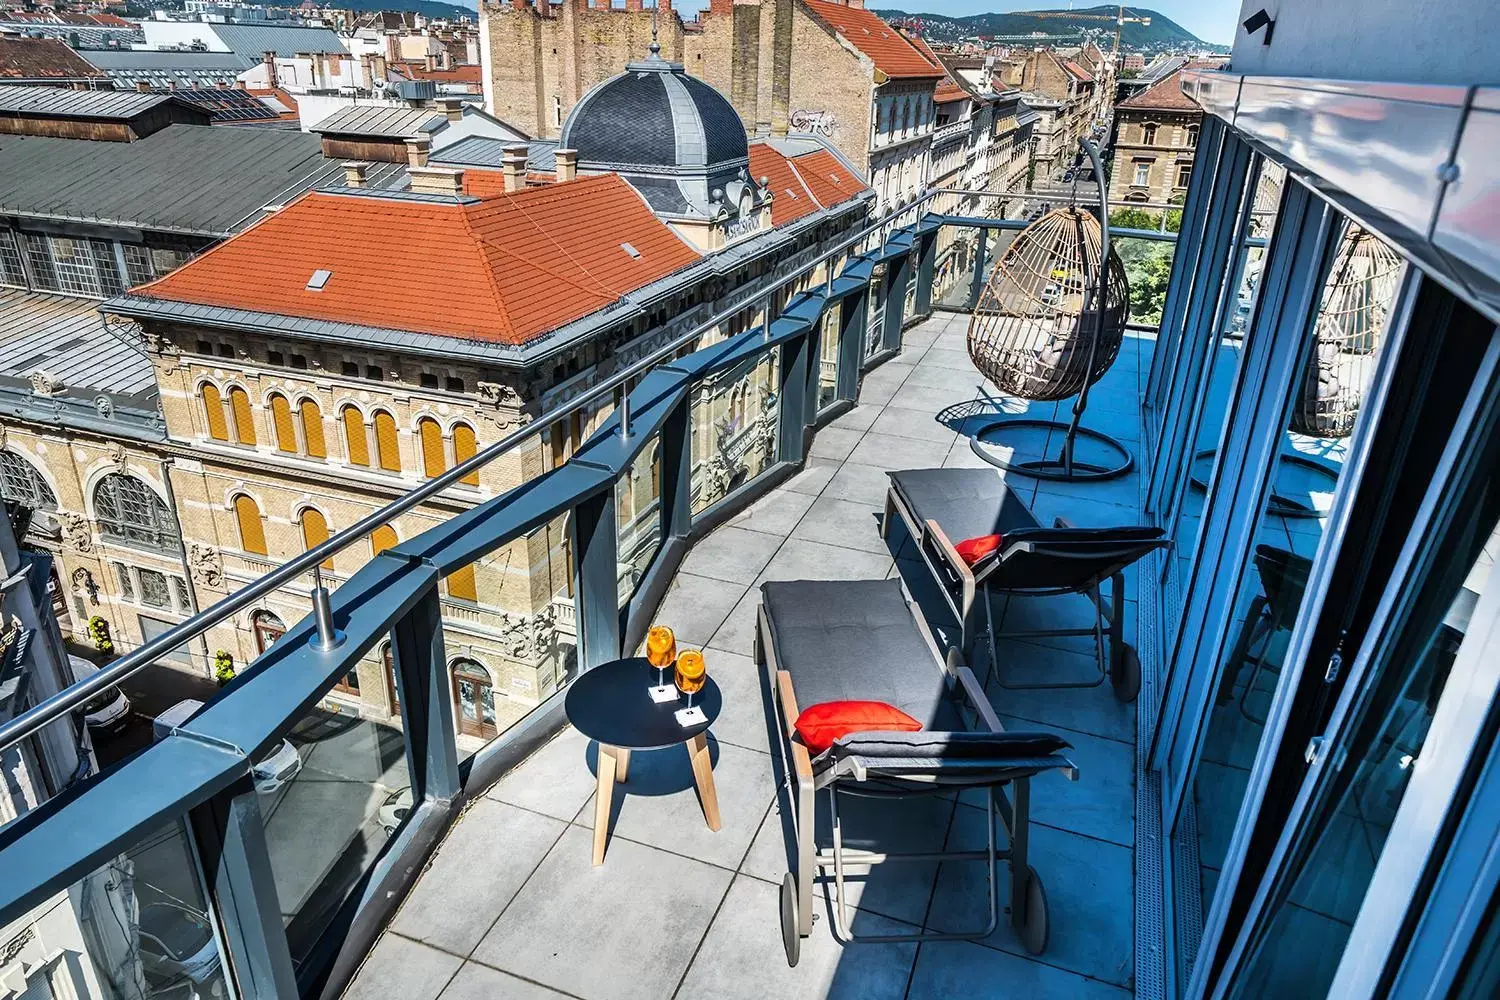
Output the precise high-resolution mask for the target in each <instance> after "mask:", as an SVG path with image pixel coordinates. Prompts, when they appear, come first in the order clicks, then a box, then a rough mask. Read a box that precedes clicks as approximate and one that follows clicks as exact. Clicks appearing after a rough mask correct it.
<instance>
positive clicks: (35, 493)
mask: <svg viewBox="0 0 1500 1000" xmlns="http://www.w3.org/2000/svg"><path fill="white" fill-rule="evenodd" d="M0 499H5V500H10V501H13V502H15V503H18V504H21V505H22V506H23V507H30V508H31V509H32V510H56V509H57V496H56V494H54V493H53V492H52V487H50V486H48V485H47V482H46V480H44V479H43V478H42V474H41V473H40V472H37V471H36V467H35V466H33V465H32V464H31V463H30V462H28V461H26V459H24V458H22V457H21V456H20V455H17V454H15V453H14V452H9V451H0Z"/></svg>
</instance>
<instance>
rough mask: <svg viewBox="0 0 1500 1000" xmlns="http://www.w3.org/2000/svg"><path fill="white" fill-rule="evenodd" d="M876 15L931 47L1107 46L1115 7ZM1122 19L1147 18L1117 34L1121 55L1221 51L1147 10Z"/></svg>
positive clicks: (1137, 10) (1133, 9)
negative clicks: (1069, 40) (1022, 38)
mask: <svg viewBox="0 0 1500 1000" xmlns="http://www.w3.org/2000/svg"><path fill="white" fill-rule="evenodd" d="M875 13H877V14H879V15H880V16H881V17H883V18H885V19H886V20H887V21H893V22H896V21H899V22H902V23H904V24H906V25H908V26H910V27H911V28H913V29H914V30H916V31H918V32H920V33H921V35H922V36H923V37H924V38H928V39H930V40H932V41H935V42H956V41H959V40H961V39H964V38H974V37H983V38H992V37H994V36H996V35H1031V34H1033V33H1037V32H1040V33H1042V34H1044V35H1070V36H1071V35H1078V36H1081V35H1083V34H1085V33H1087V34H1090V35H1094V36H1095V37H1098V38H1100V39H1102V40H1107V41H1108V42H1109V43H1110V44H1113V42H1114V31H1115V25H1114V23H1113V18H1114V17H1115V15H1117V14H1118V13H1119V7H1118V6H1110V5H1107V4H1106V5H1103V6H1098V7H1087V8H1080V9H1077V10H1072V11H1068V10H1039V11H1015V12H1012V13H1008V14H1001V13H994V14H970V15H969V16H967V17H949V16H948V15H946V14H909V13H907V12H906V11H902V10H896V9H882V10H877V11H876V12H875ZM1036 14H1063V15H1067V14H1074V15H1077V14H1089V15H1095V16H1098V15H1104V16H1107V17H1109V18H1110V19H1111V20H1094V19H1093V18H1092V17H1091V18H1080V19H1077V20H1070V19H1069V18H1067V17H1036V16H1035V15H1036ZM1126 16H1127V17H1131V16H1135V17H1149V18H1151V23H1150V24H1126V25H1125V29H1124V31H1123V32H1121V34H1120V47H1121V48H1124V49H1171V48H1191V49H1210V48H1223V46H1218V45H1213V44H1211V43H1209V42H1205V41H1203V40H1202V39H1201V38H1199V37H1197V36H1196V35H1194V34H1193V33H1192V32H1190V31H1188V30H1187V29H1186V28H1184V27H1183V26H1182V25H1180V24H1178V23H1177V22H1176V21H1173V20H1172V19H1171V18H1169V17H1167V16H1166V15H1165V14H1160V13H1158V12H1157V11H1154V10H1151V9H1150V8H1149V7H1127V8H1126Z"/></svg>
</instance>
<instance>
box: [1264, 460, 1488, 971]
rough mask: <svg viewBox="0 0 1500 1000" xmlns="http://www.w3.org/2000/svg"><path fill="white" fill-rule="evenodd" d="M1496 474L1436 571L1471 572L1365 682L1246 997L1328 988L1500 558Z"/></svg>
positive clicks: (1277, 908) (1265, 939)
mask: <svg viewBox="0 0 1500 1000" xmlns="http://www.w3.org/2000/svg"><path fill="white" fill-rule="evenodd" d="M1495 478H1496V470H1493V469H1492V470H1490V475H1489V480H1490V483H1489V490H1488V491H1487V492H1488V500H1489V502H1488V503H1487V504H1486V505H1485V506H1486V507H1487V508H1488V509H1487V510H1486V511H1479V510H1476V511H1474V512H1473V514H1472V515H1471V519H1470V525H1469V530H1468V532H1467V534H1466V537H1464V538H1463V539H1462V540H1461V541H1460V542H1459V544H1458V545H1456V546H1455V549H1456V551H1452V552H1449V553H1447V554H1446V555H1447V558H1446V559H1440V560H1439V564H1440V565H1442V564H1448V565H1459V566H1467V567H1469V572H1468V573H1467V575H1466V577H1465V578H1464V580H1463V582H1462V583H1461V584H1460V585H1459V587H1458V589H1457V592H1456V593H1455V592H1453V591H1451V590H1448V591H1446V592H1444V593H1443V594H1441V595H1440V596H1441V599H1442V600H1441V604H1440V605H1439V606H1440V607H1446V608H1447V609H1448V611H1447V614H1446V615H1445V616H1444V617H1443V620H1442V621H1441V622H1440V623H1439V624H1438V625H1437V627H1436V629H1435V630H1434V631H1433V632H1432V633H1430V634H1429V635H1428V636H1426V637H1425V638H1426V639H1427V641H1426V642H1424V643H1421V644H1420V645H1417V644H1416V643H1415V642H1414V643H1413V644H1412V646H1411V647H1410V648H1409V649H1408V650H1405V651H1403V652H1406V653H1408V655H1406V656H1403V655H1401V653H1400V652H1398V653H1397V655H1396V656H1395V657H1393V658H1392V661H1391V662H1389V663H1387V664H1385V665H1384V666H1383V668H1382V670H1381V671H1380V673H1379V675H1377V676H1375V677H1372V678H1371V682H1370V683H1371V688H1370V690H1371V691H1372V698H1371V702H1370V703H1369V705H1368V706H1366V709H1365V711H1364V712H1363V714H1362V715H1361V717H1360V720H1359V724H1358V725H1356V726H1353V727H1351V729H1350V730H1349V732H1350V733H1351V734H1352V738H1351V740H1350V742H1349V745H1348V747H1347V749H1348V760H1347V763H1345V764H1344V766H1343V767H1341V768H1339V769H1338V770H1337V771H1336V772H1333V773H1332V775H1331V777H1330V780H1331V782H1332V783H1333V788H1332V794H1331V795H1330V796H1329V797H1328V798H1327V799H1326V800H1325V805H1324V806H1323V808H1322V809H1321V810H1320V812H1319V813H1318V814H1317V815H1316V816H1313V817H1309V822H1310V824H1311V828H1312V829H1313V830H1315V831H1316V834H1315V836H1316V841H1315V844H1314V846H1313V848H1312V851H1311V853H1310V854H1309V855H1308V857H1307V861H1306V862H1305V863H1304V865H1303V866H1302V869H1301V871H1300V873H1299V874H1298V875H1297V877H1296V879H1295V881H1294V882H1293V883H1292V886H1291V890H1290V892H1289V893H1288V894H1287V896H1286V898H1285V899H1282V900H1280V901H1279V902H1278V903H1277V905H1276V909H1275V911H1274V914H1273V915H1272V917H1271V919H1270V921H1269V923H1268V925H1267V926H1266V930H1265V934H1264V936H1263V938H1262V939H1261V940H1260V942H1259V946H1258V948H1257V950H1256V952H1255V955H1254V957H1253V958H1252V960H1251V962H1250V965H1249V966H1248V969H1247V974H1246V975H1245V976H1244V977H1243V978H1242V979H1241V980H1240V981H1239V982H1238V983H1237V984H1236V994H1237V995H1238V996H1244V997H1267V996H1292V995H1299V996H1321V995H1323V994H1324V993H1326V992H1327V991H1328V987H1329V985H1330V984H1331V982H1332V980H1333V975H1334V972H1335V970H1336V969H1337V968H1338V963H1339V959H1340V957H1341V955H1342V953H1343V949H1344V945H1345V943H1346V942H1347V941H1348V939H1349V930H1350V928H1351V927H1352V926H1353V924H1354V918H1355V917H1356V916H1357V915H1358V913H1359V908H1360V904H1361V903H1362V902H1363V901H1364V897H1365V893H1366V891H1367V890H1368V889H1369V886H1370V879H1371V877H1372V876H1373V874H1374V871H1375V865H1376V862H1377V860H1378V859H1379V857H1380V853H1381V850H1382V849H1383V848H1384V846H1385V842H1386V837H1387V835H1389V833H1390V830H1391V824H1392V822H1393V821H1394V820H1395V816H1396V810H1397V809H1398V808H1399V807H1400V805H1401V799H1402V797H1403V796H1404V795H1405V792H1406V786H1407V783H1408V782H1409V781H1410V780H1411V775H1412V765H1413V764H1414V763H1415V762H1416V760H1417V758H1418V757H1420V756H1421V753H1422V745H1423V743H1424V742H1425V740H1426V738H1427V733H1428V730H1429V729H1430V727H1431V726H1432V718H1433V713H1434V712H1435V711H1436V710H1437V704H1438V700H1439V698H1440V697H1441V696H1442V694H1443V689H1444V686H1445V684H1446V683H1447V680H1448V674H1449V672H1450V671H1451V670H1452V668H1453V663H1454V660H1455V658H1456V657H1457V656H1458V653H1459V650H1460V648H1461V647H1462V645H1463V643H1464V642H1465V637H1466V634H1467V632H1468V629H1469V617H1470V615H1471V614H1472V613H1473V611H1474V607H1475V605H1476V604H1477V603H1478V601H1479V599H1480V597H1481V596H1482V595H1483V593H1484V590H1485V585H1486V583H1487V582H1488V581H1489V580H1490V578H1491V570H1492V569H1493V568H1494V564H1495V560H1496V558H1497V556H1500V527H1497V525H1496V523H1495V521H1496V518H1495V492H1494V489H1495Z"/></svg>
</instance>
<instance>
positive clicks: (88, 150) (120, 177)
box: [0, 125, 404, 237]
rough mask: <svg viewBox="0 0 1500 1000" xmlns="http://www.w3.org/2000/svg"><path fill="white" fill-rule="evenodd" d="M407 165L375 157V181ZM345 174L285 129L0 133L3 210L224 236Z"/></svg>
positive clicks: (304, 137) (301, 135) (307, 138)
mask: <svg viewBox="0 0 1500 1000" xmlns="http://www.w3.org/2000/svg"><path fill="white" fill-rule="evenodd" d="M403 168H404V165H402V164H394V163H376V164H373V165H372V166H371V167H370V180H371V183H374V184H379V183H380V182H382V181H383V180H384V178H385V175H386V174H387V173H389V172H392V171H394V170H397V169H403ZM343 181H344V171H343V168H342V167H341V166H340V164H339V162H338V161H336V160H330V159H327V158H325V157H324V156H323V149H322V140H321V139H319V138H318V136H316V135H312V134H309V133H305V132H293V131H289V130H284V129H269V128H255V127H250V128H217V127H214V126H209V125H171V126H168V127H167V128H164V129H162V130H161V131H159V132H156V133H154V134H152V135H149V136H147V137H146V138H144V139H141V140H138V141H136V142H94V141H89V140H84V139H55V138H50V137H42V136H11V135H0V214H5V213H8V214H13V215H20V216H33V217H41V218H52V219H68V220H77V221H83V222H97V223H113V224H117V225H127V226H134V227H138V228H142V229H155V230H161V231H169V232H183V233H193V234H199V235H203V236H212V237H222V236H225V235H228V234H229V233H233V232H237V231H239V230H240V229H243V228H245V227H246V226H247V225H249V224H250V223H252V222H254V221H256V220H257V219H259V218H260V217H261V216H262V215H263V214H264V212H263V209H265V208H267V207H269V206H279V205H284V204H285V203H287V202H288V201H290V200H291V199H293V198H294V197H296V196H297V195H299V194H301V193H302V192H304V191H307V190H309V189H311V188H314V187H319V186H323V185H328V184H338V185H342V184H343Z"/></svg>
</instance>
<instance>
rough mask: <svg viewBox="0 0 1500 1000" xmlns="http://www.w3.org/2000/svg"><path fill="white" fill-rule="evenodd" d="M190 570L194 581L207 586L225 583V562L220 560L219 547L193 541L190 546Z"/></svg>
mask: <svg viewBox="0 0 1500 1000" xmlns="http://www.w3.org/2000/svg"><path fill="white" fill-rule="evenodd" d="M188 572H190V573H191V574H192V576H193V582H194V583H197V584H201V585H202V586H205V587H215V588H217V587H220V586H222V585H223V583H224V564H223V563H222V562H220V561H219V553H218V550H217V549H214V548H211V547H210V546H207V545H203V544H202V543H200V542H193V543H192V544H191V545H190V546H188Z"/></svg>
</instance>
